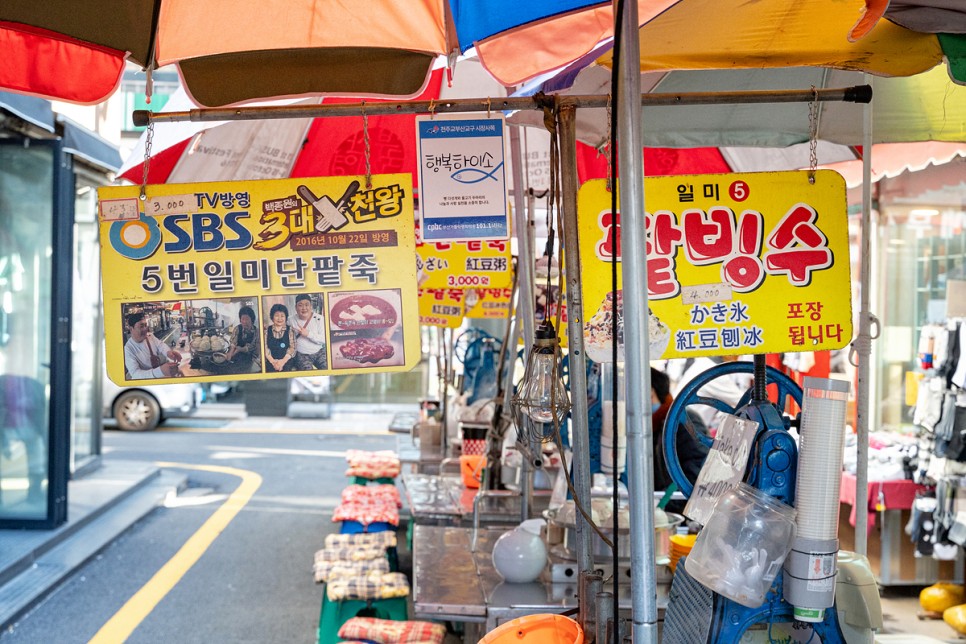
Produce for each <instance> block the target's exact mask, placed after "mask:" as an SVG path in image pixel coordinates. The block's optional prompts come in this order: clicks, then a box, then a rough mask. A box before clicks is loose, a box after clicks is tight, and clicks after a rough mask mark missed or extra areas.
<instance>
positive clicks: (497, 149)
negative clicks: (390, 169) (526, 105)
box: [416, 113, 510, 242]
mask: <svg viewBox="0 0 966 644" xmlns="http://www.w3.org/2000/svg"><path fill="white" fill-rule="evenodd" d="M504 131H505V123H504V120H503V114H502V113H501V114H493V115H491V116H490V117H489V118H487V117H485V116H484V117H481V118H467V117H466V116H449V115H437V116H435V117H430V116H420V117H417V118H416V139H417V141H416V144H417V149H418V150H419V213H420V224H421V229H422V237H423V241H427V242H445V241H465V240H468V239H508V238H509V236H510V217H509V213H508V211H507V190H506V165H505V163H504V162H505V155H504V144H503V132H504Z"/></svg>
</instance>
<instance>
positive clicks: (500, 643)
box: [480, 613, 584, 644]
mask: <svg viewBox="0 0 966 644" xmlns="http://www.w3.org/2000/svg"><path fill="white" fill-rule="evenodd" d="M583 641H584V629H582V628H580V624H578V623H577V622H575V621H574V620H572V619H570V618H569V617H564V616H563V615H554V614H552V613H538V614H536V615H524V616H523V617H517V618H516V619H511V620H510V621H509V622H507V623H506V624H503V625H502V626H499V627H497V628H495V629H493V630H492V631H490V632H489V633H487V634H486V635H484V636H483V639H481V640H480V644H519V643H522V642H526V644H583Z"/></svg>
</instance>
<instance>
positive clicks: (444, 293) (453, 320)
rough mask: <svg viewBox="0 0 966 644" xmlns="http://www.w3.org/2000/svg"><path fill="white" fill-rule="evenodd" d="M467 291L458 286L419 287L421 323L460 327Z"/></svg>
mask: <svg viewBox="0 0 966 644" xmlns="http://www.w3.org/2000/svg"><path fill="white" fill-rule="evenodd" d="M466 293H467V291H464V290H462V289H458V288H447V289H419V323H420V324H424V325H426V326H438V327H442V328H445V329H458V328H460V326H461V325H462V324H463V314H464V300H465V299H466Z"/></svg>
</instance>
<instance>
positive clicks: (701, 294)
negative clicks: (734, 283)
mask: <svg viewBox="0 0 966 644" xmlns="http://www.w3.org/2000/svg"><path fill="white" fill-rule="evenodd" d="M730 299H732V295H731V285H730V284H723V283H722V284H696V285H694V286H682V287H681V303H682V304H699V303H701V302H725V301H728V300H730Z"/></svg>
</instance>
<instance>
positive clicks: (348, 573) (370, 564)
mask: <svg viewBox="0 0 966 644" xmlns="http://www.w3.org/2000/svg"><path fill="white" fill-rule="evenodd" d="M312 572H313V573H314V574H315V582H316V583H318V584H321V583H324V582H326V581H329V580H331V579H336V578H338V577H355V576H356V575H364V574H366V573H368V572H382V573H386V572H389V560H388V559H386V558H385V557H382V558H381V559H362V560H360V561H331V560H325V559H323V560H319V559H316V560H315V565H314V566H312Z"/></svg>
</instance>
